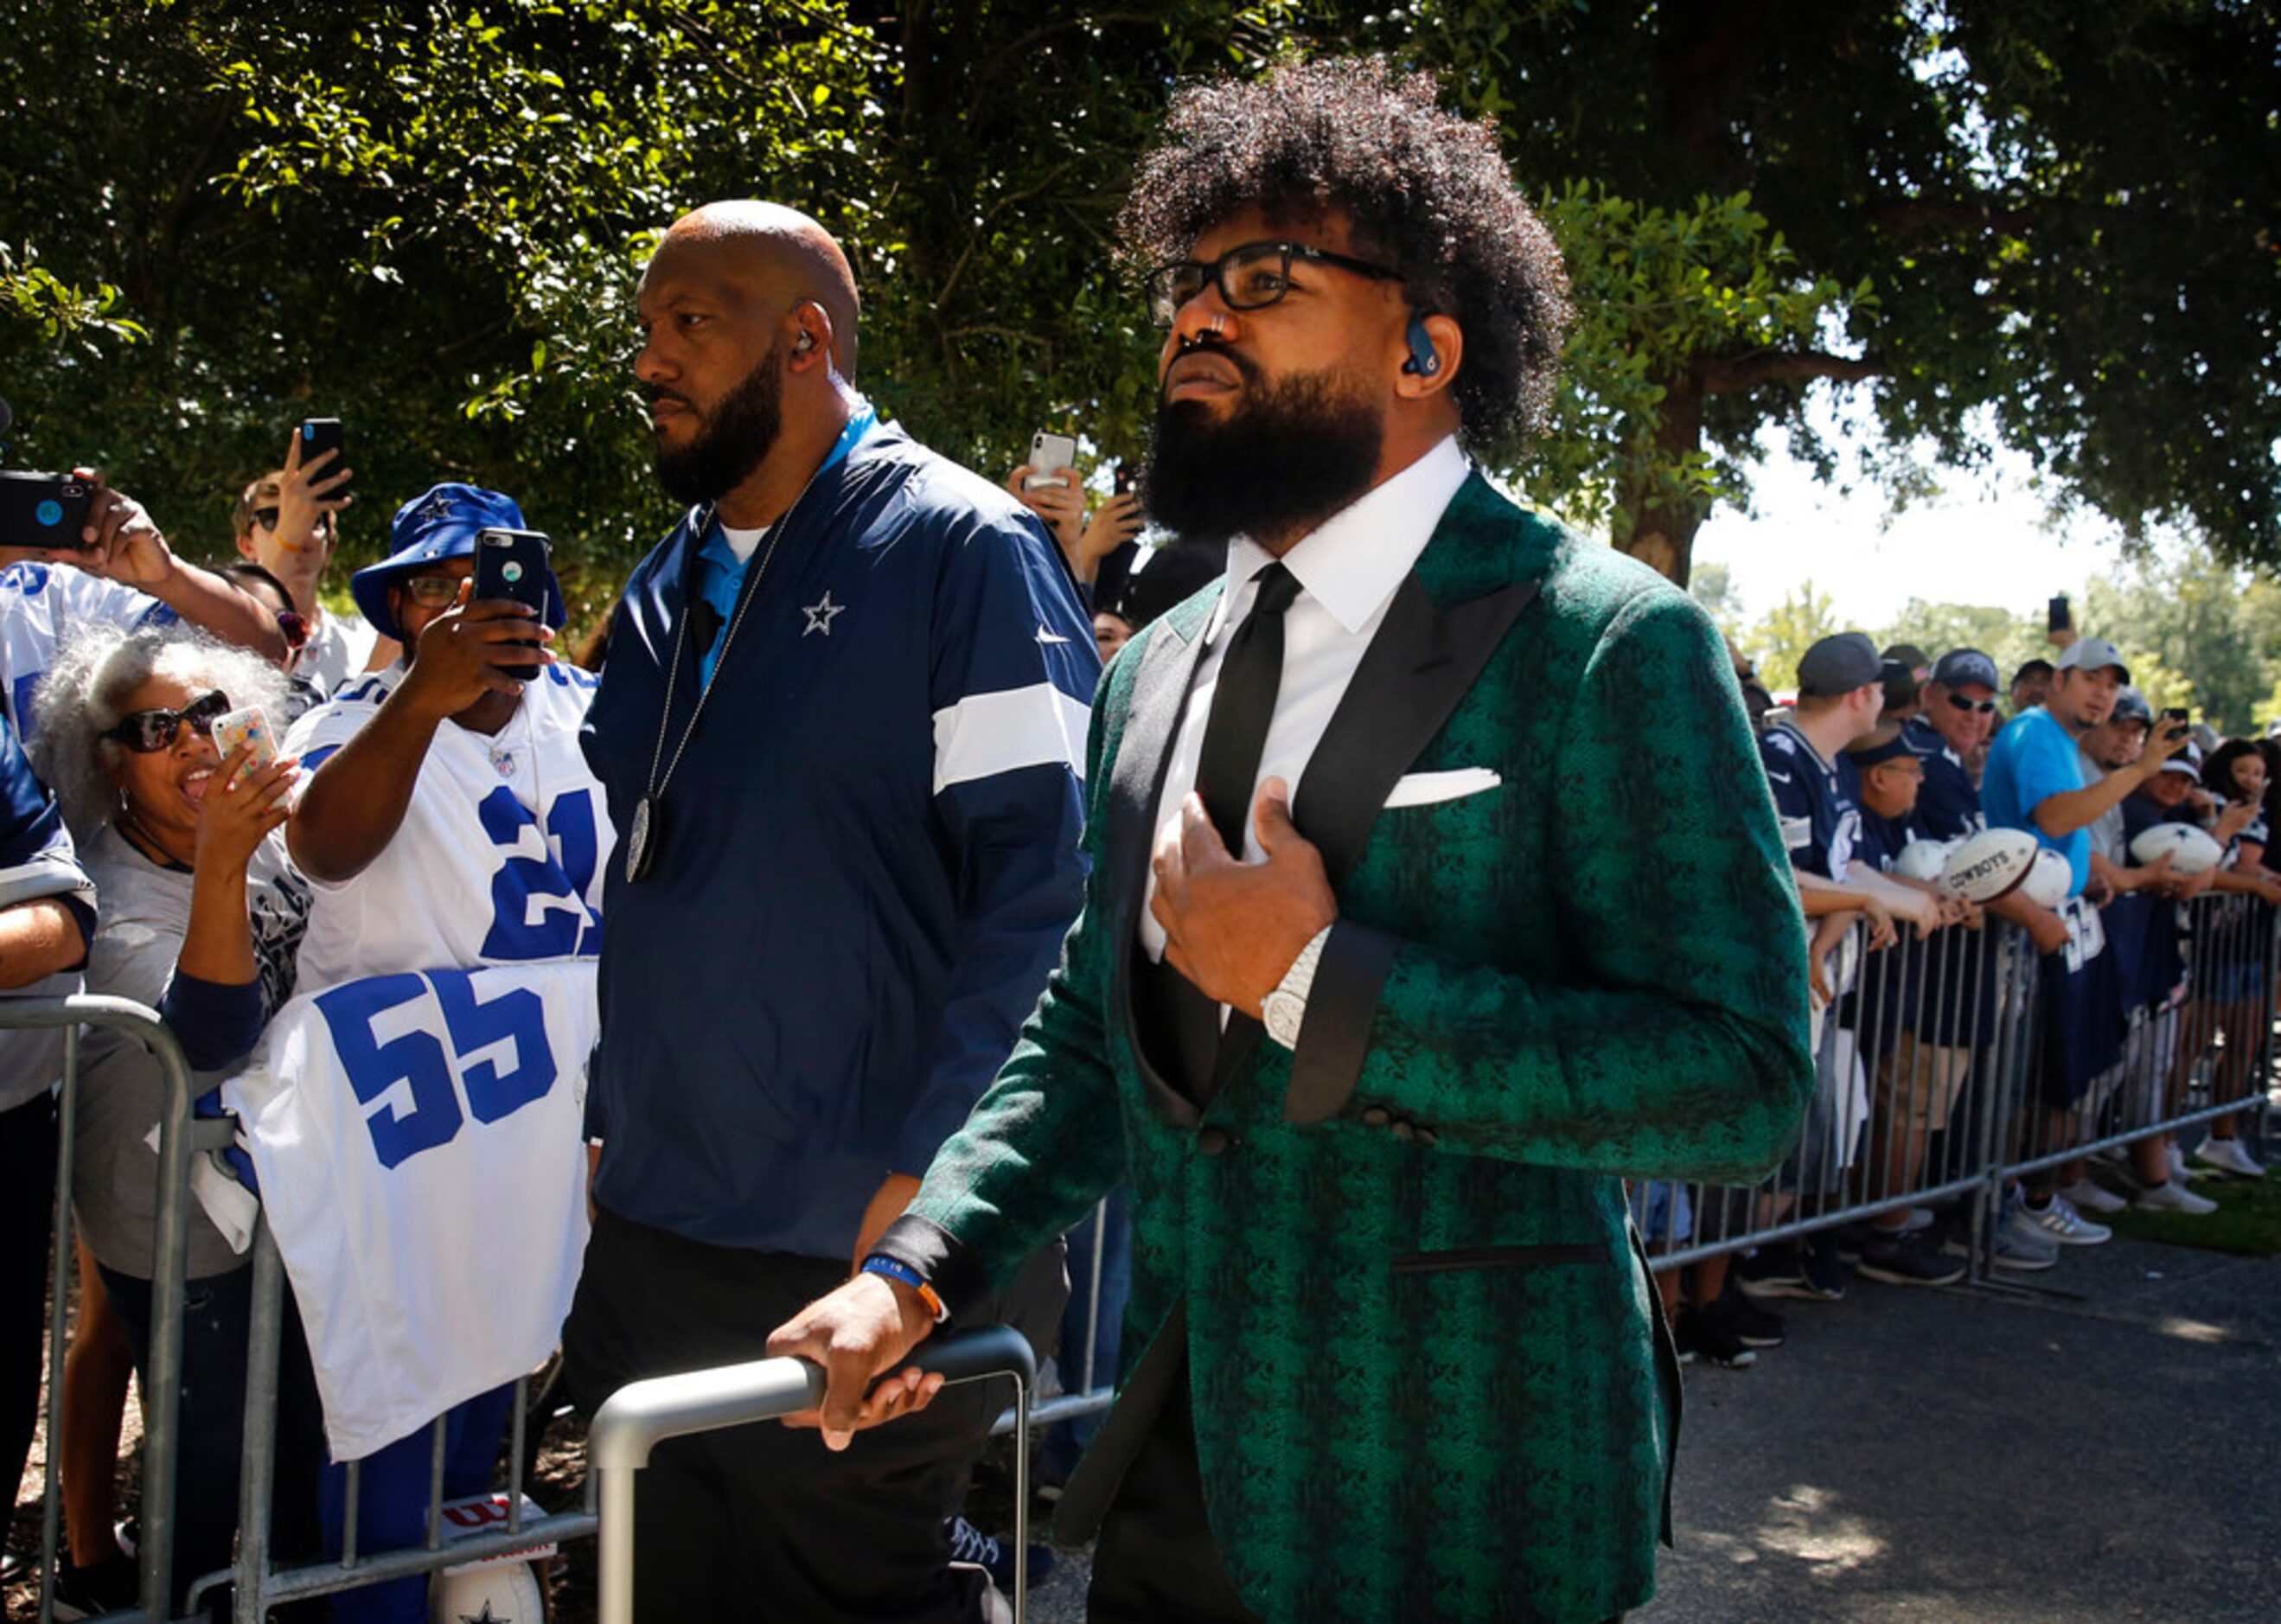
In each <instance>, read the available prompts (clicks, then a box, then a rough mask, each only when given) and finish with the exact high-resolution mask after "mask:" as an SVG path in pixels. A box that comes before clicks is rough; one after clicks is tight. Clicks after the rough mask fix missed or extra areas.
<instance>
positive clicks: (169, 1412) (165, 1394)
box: [0, 994, 229, 1624]
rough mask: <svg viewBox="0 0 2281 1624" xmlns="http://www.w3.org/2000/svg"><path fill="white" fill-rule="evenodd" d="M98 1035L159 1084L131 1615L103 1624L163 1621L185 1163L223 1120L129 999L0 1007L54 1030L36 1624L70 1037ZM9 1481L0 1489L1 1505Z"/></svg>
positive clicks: (51, 1544)
mask: <svg viewBox="0 0 2281 1624" xmlns="http://www.w3.org/2000/svg"><path fill="white" fill-rule="evenodd" d="M87 1026H97V1027H106V1028H109V1029H112V1030H113V1031H117V1032H122V1033H124V1034H125V1035H127V1036H128V1037H130V1038H132V1039H134V1040H135V1041H136V1042H139V1043H141V1044H142V1045H143V1047H144V1048H147V1049H149V1050H150V1051H151V1054H152V1055H153V1056H156V1057H157V1059H158V1062H159V1070H160V1071H161V1073H162V1074H163V1075H164V1078H165V1080H166V1106H165V1110H164V1112H163V1114H162V1115H161V1116H160V1117H159V1209H158V1220H157V1233H156V1235H155V1237H154V1244H153V1247H152V1257H151V1346H150V1352H149V1359H148V1363H149V1368H150V1382H149V1385H148V1386H147V1387H146V1388H145V1389H144V1391H143V1511H142V1517H143V1537H142V1540H141V1543H139V1544H138V1545H137V1546H136V1548H135V1561H136V1567H137V1569H138V1571H139V1577H140V1587H139V1596H138V1598H137V1599H138V1609H139V1610H138V1612H134V1613H121V1614H114V1615H112V1616H114V1617H128V1618H131V1617H141V1618H143V1619H148V1620H154V1621H155V1620H163V1619H165V1618H166V1616H167V1601H166V1588H167V1579H168V1574H169V1570H170V1568H171V1566H172V1564H173V1561H174V1490H175V1482H174V1475H175V1473H174V1462H175V1454H176V1440H177V1435H178V1432H179V1428H178V1427H177V1426H176V1420H175V1412H176V1410H177V1408H178V1406H179V1404H180V1402H181V1393H182V1302H183V1296H184V1280H183V1267H184V1260H185V1258H186V1257H188V1255H189V1222H188V1219H189V1205H188V1203H189V1187H190V1158H191V1156H193V1155H195V1154H197V1152H198V1151H200V1150H202V1149H209V1148H218V1147H219V1146H220V1145H222V1144H226V1143H227V1142H228V1136H229V1131H228V1125H226V1124H220V1123H201V1122H197V1121H196V1120H195V1119H194V1118H193V1117H192V1115H191V1110H190V1105H191V1100H192V1097H193V1096H192V1094H191V1082H190V1068H189V1063H188V1062H186V1061H185V1060H184V1059H183V1058H182V1047H181V1045H179V1044H178V1043H176V1042H175V1040H174V1033H173V1032H169V1031H168V1030H167V1029H166V1024H165V1023H164V1022H162V1021H161V1020H159V1017H158V1015H157V1014H156V1013H155V1012H154V1011H152V1010H151V1009H146V1008H145V1007H144V1006H143V1005H141V1004H138V1003H136V1002H135V1001H133V1000H131V999H126V998H111V997H97V996H90V995H86V994H79V995H74V996H73V997H69V998H27V999H8V1000H4V1001H0V1031H43V1032H44V1031H53V1030H55V1029H57V1028H61V1029H62V1031H63V1034H64V1059H63V1074H62V1081H61V1090H60V1093H59V1094H58V1102H57V1133H56V1145H57V1157H58V1163H57V1169H56V1205H55V1218H54V1225H55V1227H54V1235H53V1248H54V1250H53V1259H54V1262H53V1270H52V1272H51V1275H50V1280H49V1287H48V1288H49V1294H50V1295H49V1308H48V1404H47V1437H48V1447H47V1469H46V1474H45V1479H44V1482H43V1492H42V1505H41V1517H40V1610H39V1618H40V1624H50V1620H53V1619H54V1617H55V1600H56V1598H55V1574H56V1557H57V1553H58V1549H59V1535H60V1533H61V1528H62V1516H61V1512H62V1497H61V1496H62V1482H61V1477H60V1473H61V1455H62V1451H61V1450H60V1448H59V1447H58V1440H59V1439H60V1437H61V1435H62V1431H63V1401H64V1382H63V1369H64V1351H65V1348H66V1343H67V1341H68V1336H69V1326H70V1307H71V1293H72V1283H73V1280H74V1279H75V1278H76V1277H77V1271H76V1270H75V1269H74V1268H73V1266H72V1259H73V1246H72V1161H73V1155H72V1151H73V1141H74V1139H75V1137H76V1135H77V1132H78V1125H79V1088H80V1077H79V1062H80V1032H81V1028H82V1027H87ZM14 1489H15V1485H13V1484H10V1485H9V1491H10V1494H11V1496H13V1494H14Z"/></svg>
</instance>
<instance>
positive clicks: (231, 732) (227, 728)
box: [213, 705, 277, 789]
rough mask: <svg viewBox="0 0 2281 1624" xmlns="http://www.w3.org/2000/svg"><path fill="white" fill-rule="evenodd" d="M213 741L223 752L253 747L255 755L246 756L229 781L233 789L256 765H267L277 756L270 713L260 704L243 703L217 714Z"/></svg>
mask: <svg viewBox="0 0 2281 1624" xmlns="http://www.w3.org/2000/svg"><path fill="white" fill-rule="evenodd" d="M213 741H214V748H215V749H217V750H219V751H220V752H221V753H222V754H224V755H228V754H229V753H230V752H231V751H233V750H235V749H236V748H237V747H238V746H240V745H246V746H251V750H252V754H250V755H248V756H247V757H246V758H245V765H244V767H241V768H240V769H238V773H237V777H236V778H234V779H232V780H231V781H230V787H231V788H232V789H235V788H236V787H237V785H240V784H242V783H244V781H245V780H246V779H247V778H248V777H251V776H252V774H253V772H254V770H255V769H257V768H262V767H267V766H268V765H269V763H270V762H274V761H275V760H276V759H277V735H276V733H275V732H274V731H273V730H272V729H271V728H270V725H269V716H268V713H267V712H266V711H264V710H263V709H262V708H261V707H260V706H259V705H247V706H244V707H242V708H239V709H236V710H233V711H229V712H228V713H226V714H225V715H219V716H216V717H215V718H214V724H213Z"/></svg>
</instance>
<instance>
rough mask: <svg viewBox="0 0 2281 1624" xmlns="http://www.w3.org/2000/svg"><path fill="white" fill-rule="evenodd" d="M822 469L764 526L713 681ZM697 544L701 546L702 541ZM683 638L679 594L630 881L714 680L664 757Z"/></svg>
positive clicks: (651, 842)
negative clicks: (765, 536) (765, 538)
mask: <svg viewBox="0 0 2281 1624" xmlns="http://www.w3.org/2000/svg"><path fill="white" fill-rule="evenodd" d="M822 472H823V468H820V467H819V468H817V469H816V474H821V473H822ZM816 474H810V475H809V476H808V483H807V484H804V485H802V486H801V487H800V494H799V495H798V496H796V497H794V498H793V504H792V506H791V507H787V508H786V509H785V513H784V516H783V517H782V518H780V519H778V520H777V522H776V523H775V524H773V525H771V526H770V527H769V545H768V546H767V548H766V549H765V550H764V551H763V552H762V553H761V561H760V563H759V565H758V566H757V567H756V568H754V571H753V576H752V579H750V580H749V581H747V582H746V583H745V585H744V592H743V595H742V596H741V597H740V598H738V600H737V612H736V613H735V614H734V615H731V616H730V617H729V630H728V632H727V633H726V634H725V635H724V636H723V638H722V639H721V652H720V653H719V654H718V655H717V656H716V657H715V659H714V661H713V675H714V677H715V679H716V681H717V679H718V678H719V677H720V675H721V665H722V662H723V661H725V660H727V659H728V658H729V649H730V646H731V645H732V644H734V643H735V642H736V640H737V630H738V628H739V627H741V626H742V625H743V624H744V623H745V614H746V611H747V610H748V609H750V608H751V607H753V603H754V599H757V598H759V597H760V595H761V584H762V578H763V577H764V576H767V574H768V573H769V560H771V559H773V558H774V557H776V555H777V543H778V542H779V541H782V540H783V539H784V533H785V529H786V527H788V526H789V525H790V524H791V523H792V517H793V514H796V513H798V512H799V511H800V504H801V503H802V502H804V501H806V500H807V499H808V491H809V490H810V489H811V488H813V487H814V485H815V483H816ZM715 516H716V515H715V511H714V510H713V509H712V508H709V507H708V508H707V509H706V512H705V522H704V524H703V525H702V526H701V527H700V529H699V530H696V531H695V532H694V533H695V534H696V535H697V536H698V537H700V538H701V537H704V536H705V535H706V534H707V533H708V532H709V531H710V530H712V528H713V524H714V521H715ZM700 545H701V539H700ZM696 573H697V572H696V570H695V568H692V569H691V570H690V575H691V576H692V584H694V577H695V576H696ZM688 636H689V605H688V603H687V601H686V599H685V597H684V602H683V604H682V606H681V623H680V625H678V626H677V627H676V628H675V629H674V633H673V664H672V665H671V666H670V667H669V668H668V669H667V670H666V674H665V708H664V709H663V710H662V711H661V712H660V713H659V714H658V718H657V747H656V748H655V749H653V751H651V752H650V758H649V778H648V785H649V787H648V788H647V789H646V790H645V791H644V792H643V793H642V798H641V799H640V800H638V801H636V802H634V816H633V821H632V823H631V824H629V825H628V826H627V828H626V840H625V845H626V879H627V881H628V883H631V882H633V881H635V880H638V879H640V878H643V877H644V876H646V875H647V874H648V872H649V870H650V865H651V864H652V863H653V862H655V861H656V860H657V847H658V841H659V838H660V832H661V831H660V824H661V817H660V816H659V810H658V809H659V808H660V807H661V805H662V804H663V801H664V797H665V791H666V786H667V785H670V784H671V783H672V782H673V775H674V772H675V770H676V769H677V768H679V767H680V765H681V758H682V756H683V755H684V754H686V753H687V751H688V749H689V741H690V740H691V739H692V738H694V737H696V733H697V723H698V721H699V719H700V718H701V717H702V716H703V715H705V701H706V700H709V699H711V698H712V697H713V689H714V687H715V683H710V682H708V683H707V684H705V685H704V686H703V687H702V688H700V689H699V690H698V693H697V703H696V705H695V707H694V708H692V709H691V711H690V713H689V722H688V724H687V725H686V726H684V728H683V729H682V730H681V742H680V743H679V744H677V745H676V746H674V747H673V759H672V760H671V761H670V762H668V761H666V759H665V736H666V733H667V731H668V730H669V729H670V728H671V727H672V725H673V692H674V687H675V684H677V683H678V682H679V681H680V679H681V651H682V646H683V643H684V640H685V639H686V638H688ZM700 657H701V656H700ZM661 763H662V764H663V766H664V769H665V771H664V776H663V777H660V776H659V773H658V768H659V766H660V764H661Z"/></svg>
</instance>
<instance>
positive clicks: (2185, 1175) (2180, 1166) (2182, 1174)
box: [2169, 1139, 2202, 1184]
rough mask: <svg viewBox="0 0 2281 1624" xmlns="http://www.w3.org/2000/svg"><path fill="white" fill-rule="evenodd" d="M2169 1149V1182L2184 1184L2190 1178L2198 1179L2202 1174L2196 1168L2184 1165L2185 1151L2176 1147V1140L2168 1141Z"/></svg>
mask: <svg viewBox="0 0 2281 1624" xmlns="http://www.w3.org/2000/svg"><path fill="white" fill-rule="evenodd" d="M2169 1150H2170V1182H2171V1183H2173V1184H2184V1183H2185V1182H2186V1181H2187V1180H2188V1179H2199V1178H2200V1177H2201V1176H2202V1175H2201V1174H2200V1172H2197V1171H2196V1170H2194V1169H2193V1168H2191V1167H2189V1166H2187V1165H2186V1153H2185V1152H2184V1151H2183V1150H2181V1149H2179V1148H2178V1141H2177V1140H2175V1139H2174V1140H2172V1141H2170V1146H2169Z"/></svg>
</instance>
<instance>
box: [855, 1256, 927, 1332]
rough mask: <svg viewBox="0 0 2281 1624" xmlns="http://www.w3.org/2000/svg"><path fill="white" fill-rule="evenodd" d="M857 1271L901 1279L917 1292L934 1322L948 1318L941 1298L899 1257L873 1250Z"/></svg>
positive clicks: (890, 1278) (922, 1277) (891, 1278)
mask: <svg viewBox="0 0 2281 1624" xmlns="http://www.w3.org/2000/svg"><path fill="white" fill-rule="evenodd" d="M859 1272H861V1273H863V1274H882V1275H885V1277H886V1278H887V1279H889V1280H901V1281H902V1283H903V1284H904V1285H906V1286H909V1288H911V1289H912V1290H913V1291H916V1292H917V1293H918V1294H919V1302H920V1303H921V1304H922V1305H923V1306H924V1308H925V1309H926V1311H927V1312H928V1313H930V1314H932V1315H933V1316H934V1322H935V1324H937V1325H941V1324H943V1323H944V1322H945V1321H947V1319H949V1318H950V1311H949V1310H948V1309H947V1308H945V1307H944V1306H943V1305H942V1299H941V1298H940V1297H939V1296H937V1295H935V1289H934V1288H933V1287H932V1286H930V1285H928V1284H927V1283H926V1280H925V1278H924V1276H922V1275H921V1274H920V1273H919V1272H918V1271H917V1270H916V1269H914V1268H912V1267H911V1265H910V1264H907V1263H905V1262H903V1261H902V1260H901V1258H897V1257H887V1256H886V1255H885V1253H882V1252H874V1253H872V1254H871V1255H870V1257H866V1258H865V1259H864V1260H863V1267H862V1269H861V1270H860V1271H859Z"/></svg>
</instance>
